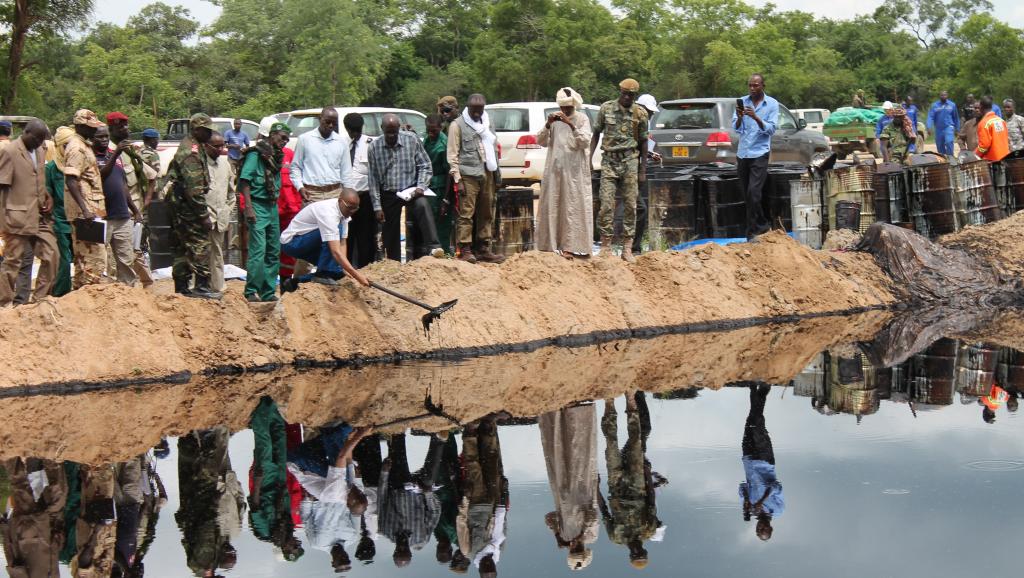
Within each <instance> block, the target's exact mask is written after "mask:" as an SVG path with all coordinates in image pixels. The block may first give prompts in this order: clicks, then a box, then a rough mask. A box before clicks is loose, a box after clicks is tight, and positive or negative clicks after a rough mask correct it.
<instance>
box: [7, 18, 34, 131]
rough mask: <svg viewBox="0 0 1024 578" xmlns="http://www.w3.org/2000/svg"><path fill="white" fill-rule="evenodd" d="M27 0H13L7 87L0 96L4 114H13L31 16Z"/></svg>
mask: <svg viewBox="0 0 1024 578" xmlns="http://www.w3.org/2000/svg"><path fill="white" fill-rule="evenodd" d="M28 3H29V0H14V22H12V24H11V51H10V55H9V56H8V58H7V87H6V88H5V90H4V92H3V95H2V96H0V108H2V109H3V111H4V114H13V113H14V111H15V106H14V103H15V100H16V99H17V98H18V77H19V76H21V59H22V56H23V55H24V51H25V37H26V36H27V35H28V29H29V26H31V18H30V14H29V6H28Z"/></svg>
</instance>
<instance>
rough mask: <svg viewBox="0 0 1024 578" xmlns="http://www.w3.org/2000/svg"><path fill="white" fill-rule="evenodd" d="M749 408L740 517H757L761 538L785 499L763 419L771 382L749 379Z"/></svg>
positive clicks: (765, 537) (768, 533) (767, 535)
mask: <svg viewBox="0 0 1024 578" xmlns="http://www.w3.org/2000/svg"><path fill="white" fill-rule="evenodd" d="M748 387H749V388H750V412H749V413H748V414H747V422H746V425H745V426H744V428H743V442H742V447H743V473H744V478H745V480H744V481H743V482H740V488H739V496H740V498H741V499H742V500H743V520H744V521H750V519H751V517H752V516H756V517H757V525H756V526H755V532H756V533H757V537H758V538H760V539H761V540H764V541H767V540H770V539H771V537H772V519H773V518H777V517H779V516H780V515H782V512H783V511H784V510H785V509H786V500H785V498H783V496H782V484H780V483H779V479H778V477H777V476H776V475H775V451H774V450H773V449H772V439H771V437H769V435H768V429H767V428H766V427H765V422H764V404H765V401H767V399H768V393H769V392H771V390H772V386H771V385H769V384H767V383H758V384H754V383H751V384H749V386H748Z"/></svg>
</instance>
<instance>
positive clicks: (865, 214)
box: [827, 165, 875, 233]
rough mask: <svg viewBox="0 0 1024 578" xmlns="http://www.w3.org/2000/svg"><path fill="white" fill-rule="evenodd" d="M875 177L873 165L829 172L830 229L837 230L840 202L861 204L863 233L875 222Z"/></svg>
mask: <svg viewBox="0 0 1024 578" xmlns="http://www.w3.org/2000/svg"><path fill="white" fill-rule="evenodd" d="M874 175H875V167H874V166H873V165H854V166H852V167H843V168H841V169H835V170H832V171H829V172H828V174H827V178H828V212H829V228H831V229H834V228H836V220H835V214H836V213H835V206H836V203H838V202H839V201H853V202H855V203H860V232H861V233H864V232H866V231H867V230H868V227H869V226H871V223H874V222H875V190H874V188H873V181H874Z"/></svg>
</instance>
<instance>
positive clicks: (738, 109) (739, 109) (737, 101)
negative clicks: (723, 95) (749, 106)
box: [736, 98, 746, 116]
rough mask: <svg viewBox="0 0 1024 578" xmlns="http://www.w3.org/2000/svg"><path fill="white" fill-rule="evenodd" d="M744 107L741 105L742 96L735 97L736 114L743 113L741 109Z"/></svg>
mask: <svg viewBox="0 0 1024 578" xmlns="http://www.w3.org/2000/svg"><path fill="white" fill-rule="evenodd" d="M744 108H746V107H745V106H743V99H742V98H737V99H736V116H740V115H741V114H743V109H744Z"/></svg>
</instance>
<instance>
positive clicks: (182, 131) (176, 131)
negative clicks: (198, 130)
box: [164, 119, 188, 140]
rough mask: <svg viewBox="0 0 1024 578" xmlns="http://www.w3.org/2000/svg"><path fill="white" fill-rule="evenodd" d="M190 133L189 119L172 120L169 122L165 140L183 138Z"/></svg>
mask: <svg viewBox="0 0 1024 578" xmlns="http://www.w3.org/2000/svg"><path fill="white" fill-rule="evenodd" d="M186 134H188V120H187V119H182V120H172V121H170V122H168V123H167V135H166V136H165V137H164V140H181V139H183V138H185V135H186Z"/></svg>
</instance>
